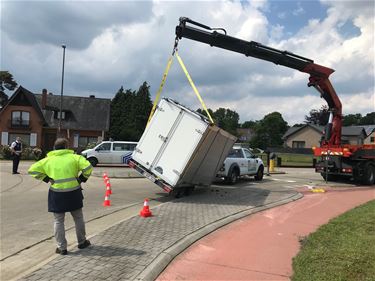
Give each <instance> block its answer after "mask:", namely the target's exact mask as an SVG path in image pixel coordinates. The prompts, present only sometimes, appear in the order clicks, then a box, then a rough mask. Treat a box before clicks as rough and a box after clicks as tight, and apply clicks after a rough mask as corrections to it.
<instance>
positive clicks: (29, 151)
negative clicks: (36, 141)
mask: <svg viewBox="0 0 375 281" xmlns="http://www.w3.org/2000/svg"><path fill="white" fill-rule="evenodd" d="M43 156H44V154H43V152H42V150H41V149H40V148H38V147H34V148H32V147H29V146H27V147H25V148H24V149H23V150H22V154H21V159H22V160H39V159H41V158H42V157H43ZM0 158H1V159H6V160H10V159H12V151H11V149H10V147H9V146H8V145H0Z"/></svg>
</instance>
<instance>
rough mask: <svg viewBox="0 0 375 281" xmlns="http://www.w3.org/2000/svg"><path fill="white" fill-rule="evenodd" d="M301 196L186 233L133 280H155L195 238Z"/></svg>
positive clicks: (295, 195)
mask: <svg viewBox="0 0 375 281" xmlns="http://www.w3.org/2000/svg"><path fill="white" fill-rule="evenodd" d="M302 197H303V194H302V193H299V192H298V193H296V194H294V195H292V196H291V197H289V198H286V199H283V200H280V201H276V202H272V203H269V204H267V205H262V206H259V207H253V208H250V209H245V210H243V211H240V212H238V213H236V214H233V215H230V216H227V217H224V218H222V219H220V220H217V221H216V222H213V223H211V224H209V225H206V226H204V227H202V228H201V229H199V230H198V231H195V232H193V233H190V234H188V235H187V236H185V237H184V238H183V239H181V240H180V241H178V242H177V243H175V244H174V245H172V246H171V247H169V248H168V249H166V250H164V251H162V252H161V253H160V254H159V255H158V256H157V257H156V258H155V259H154V260H153V261H152V262H151V263H150V264H149V265H148V266H147V267H146V268H145V269H144V270H143V271H142V272H141V273H139V274H138V275H137V276H136V277H135V278H134V280H142V281H153V280H155V279H156V278H157V277H158V276H159V275H160V273H162V272H163V270H164V269H165V268H166V267H167V266H168V264H169V263H170V262H171V261H172V260H173V259H174V258H175V257H176V256H177V255H179V254H180V253H181V252H183V251H184V250H185V249H187V248H188V247H189V246H190V245H192V244H193V243H194V242H196V241H197V240H199V239H201V238H202V237H204V236H206V235H208V234H210V233H211V232H213V231H215V230H217V229H219V228H220V227H222V226H225V225H227V224H229V223H231V222H234V221H236V220H238V219H241V218H243V217H246V216H248V215H251V214H254V213H258V212H261V211H264V210H267V209H271V208H273V207H276V206H280V205H284V204H287V203H290V202H292V201H296V200H298V199H300V198H302Z"/></svg>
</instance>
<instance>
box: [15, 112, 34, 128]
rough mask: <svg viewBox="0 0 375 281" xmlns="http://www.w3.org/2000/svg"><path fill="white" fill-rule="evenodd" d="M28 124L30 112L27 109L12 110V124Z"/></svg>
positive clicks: (21, 125) (19, 125) (20, 125)
mask: <svg viewBox="0 0 375 281" xmlns="http://www.w3.org/2000/svg"><path fill="white" fill-rule="evenodd" d="M29 125H30V113H29V112H27V111H13V112H12V126H15V127H28V126H29Z"/></svg>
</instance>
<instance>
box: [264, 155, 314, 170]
mask: <svg viewBox="0 0 375 281" xmlns="http://www.w3.org/2000/svg"><path fill="white" fill-rule="evenodd" d="M258 156H259V157H260V158H262V160H263V162H264V164H265V165H267V155H266V154H260V155H258ZM276 156H277V157H278V158H281V166H288V167H300V166H303V167H312V166H313V158H314V155H312V154H311V155H309V154H295V153H276ZM275 161H276V160H275ZM276 163H277V162H275V165H276Z"/></svg>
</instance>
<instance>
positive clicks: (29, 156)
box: [21, 146, 43, 160]
mask: <svg viewBox="0 0 375 281" xmlns="http://www.w3.org/2000/svg"><path fill="white" fill-rule="evenodd" d="M42 155H43V153H42V150H41V149H40V148H38V147H34V148H32V147H29V146H28V147H25V148H24V149H23V151H22V154H21V159H23V160H39V159H41V158H42Z"/></svg>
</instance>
